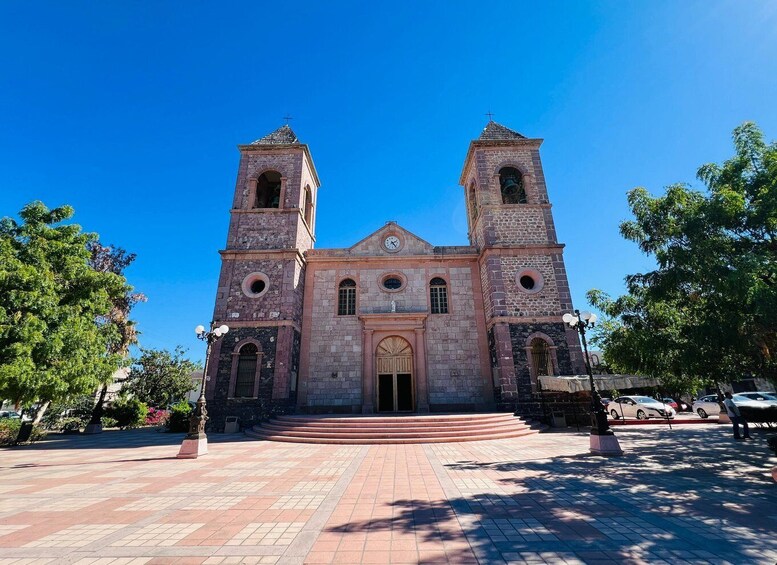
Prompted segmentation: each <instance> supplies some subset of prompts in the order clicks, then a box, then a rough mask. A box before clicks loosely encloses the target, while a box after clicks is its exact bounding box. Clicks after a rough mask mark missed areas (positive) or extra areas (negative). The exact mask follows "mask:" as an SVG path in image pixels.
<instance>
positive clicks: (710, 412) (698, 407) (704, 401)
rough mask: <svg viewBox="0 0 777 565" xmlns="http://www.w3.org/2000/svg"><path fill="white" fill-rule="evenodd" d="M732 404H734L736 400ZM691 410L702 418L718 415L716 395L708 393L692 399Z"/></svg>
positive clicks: (718, 408)
mask: <svg viewBox="0 0 777 565" xmlns="http://www.w3.org/2000/svg"><path fill="white" fill-rule="evenodd" d="M734 404H736V402H735V403H734ZM693 411H694V412H696V413H697V414H698V415H699V416H700V417H702V418H709V417H710V416H717V415H719V414H720V404H718V395H717V394H708V395H707V396H702V397H701V398H699V399H698V400H694V401H693Z"/></svg>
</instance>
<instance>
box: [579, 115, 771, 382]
mask: <svg viewBox="0 0 777 565" xmlns="http://www.w3.org/2000/svg"><path fill="white" fill-rule="evenodd" d="M733 138H734V148H735V154H734V156H733V157H731V158H730V159H728V160H727V161H725V162H724V163H723V164H720V165H719V164H707V165H703V166H702V167H700V168H699V170H698V173H697V177H698V179H699V180H700V181H702V182H703V183H704V185H705V186H706V190H705V191H699V190H695V189H692V188H691V187H689V186H687V185H685V184H675V185H672V186H669V187H667V189H666V193H665V194H664V195H663V196H658V197H653V196H651V195H650V194H649V193H648V191H647V190H646V189H644V188H635V189H633V190H631V191H630V192H629V193H628V202H629V206H630V208H631V211H632V213H633V214H634V219H633V220H629V221H626V222H623V223H622V224H621V234H622V235H623V237H625V238H626V239H628V240H630V241H633V242H635V243H637V244H638V245H639V248H640V249H641V250H642V251H643V252H644V253H646V254H648V255H651V256H653V257H654V258H655V261H656V268H655V269H654V270H652V271H650V272H647V273H640V274H634V275H630V276H628V277H626V285H627V294H626V295H624V296H621V297H619V298H617V299H611V298H610V297H609V296H607V295H606V294H604V293H602V292H600V291H597V290H593V291H589V293H588V298H589V301H590V302H591V304H592V305H593V306H595V307H597V308H599V309H600V310H601V311H602V312H603V313H604V314H605V323H604V324H603V325H602V327H601V329H600V330H599V331H598V333H597V335H596V336H595V343H596V344H597V345H599V346H600V347H602V348H603V350H604V354H605V359H606V360H607V361H608V363H610V364H612V365H613V366H614V367H615V368H617V369H620V370H627V371H634V372H641V373H644V374H649V375H654V376H657V377H661V378H664V379H665V380H670V381H673V382H674V383H675V384H677V385H678V386H679V385H681V384H685V385H688V387H693V386H694V385H696V384H698V383H700V382H708V383H711V382H716V381H722V382H728V381H734V380H739V379H741V378H743V377H745V376H749V375H754V376H761V377H765V378H769V379H771V380H772V381H775V380H777V379H776V378H775V375H776V374H777V372H776V371H775V369H776V368H777V359H776V358H775V352H776V351H777V144H775V143H766V142H765V141H764V137H763V134H762V132H761V131H760V130H759V129H758V127H756V125H755V124H753V123H750V122H747V123H744V124H743V125H741V126H739V127H738V128H736V129H735V130H734V134H733ZM688 387H681V388H688Z"/></svg>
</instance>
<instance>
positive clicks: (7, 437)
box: [0, 418, 46, 445]
mask: <svg viewBox="0 0 777 565" xmlns="http://www.w3.org/2000/svg"><path fill="white" fill-rule="evenodd" d="M21 427H22V421H21V420H17V419H11V418H3V419H2V420H0V445H13V444H14V442H15V441H16V438H17V436H18V435H19V428H21ZM44 437H46V430H45V429H43V426H33V428H32V433H31V434H30V438H29V439H28V440H27V442H26V443H34V442H36V441H38V440H39V439H43V438H44Z"/></svg>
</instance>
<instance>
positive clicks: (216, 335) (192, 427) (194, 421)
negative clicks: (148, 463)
mask: <svg viewBox="0 0 777 565" xmlns="http://www.w3.org/2000/svg"><path fill="white" fill-rule="evenodd" d="M228 331H229V327H227V326H226V325H224V324H222V325H220V326H216V322H211V323H210V331H209V332H206V331H205V326H202V325H200V326H197V327H196V328H194V332H195V333H196V334H197V339H199V340H202V341H204V342H205V343H207V344H208V345H207V348H206V349H205V367H204V369H203V371H202V384H201V385H200V397H199V398H198V399H197V406H196V408H195V409H194V412H192V417H191V418H190V419H189V433H188V434H186V437H185V438H184V440H183V443H182V444H181V450H180V451H179V452H178V458H179V459H197V457H199V456H200V455H207V453H208V436H206V435H205V423H206V422H207V421H208V410H207V408H205V383H206V382H207V380H208V360H209V359H210V349H211V346H212V345H213V344H214V343H216V342H217V341H218V340H219V339H221V338H222V337H223V336H224V335H225V334H226V333H227V332H228Z"/></svg>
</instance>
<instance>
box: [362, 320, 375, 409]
mask: <svg viewBox="0 0 777 565" xmlns="http://www.w3.org/2000/svg"><path fill="white" fill-rule="evenodd" d="M373 332H374V330H368V329H365V330H363V331H362V355H363V356H364V357H363V360H362V414H372V413H374V412H375V407H374V406H373V398H374V395H375V374H374V372H373V368H374V364H375V359H374V356H375V352H374V351H373V345H372V334H373Z"/></svg>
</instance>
